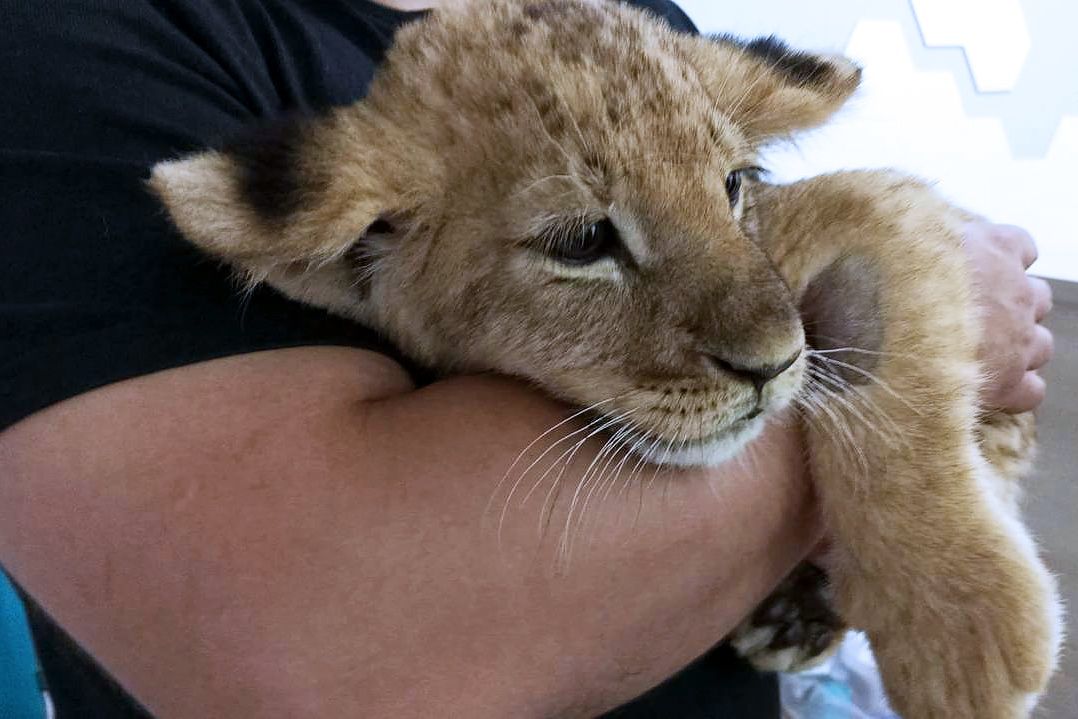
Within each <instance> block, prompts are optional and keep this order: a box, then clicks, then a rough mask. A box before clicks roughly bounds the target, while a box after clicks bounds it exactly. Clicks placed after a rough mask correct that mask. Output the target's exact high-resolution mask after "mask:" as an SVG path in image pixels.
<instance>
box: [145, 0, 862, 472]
mask: <svg viewBox="0 0 1078 719" xmlns="http://www.w3.org/2000/svg"><path fill="white" fill-rule="evenodd" d="M858 78H859V72H858V70H857V69H856V68H855V67H854V66H852V65H851V64H849V63H847V62H845V61H844V60H841V59H838V58H825V57H818V56H814V55H808V54H805V53H797V52H791V51H788V50H787V49H786V48H785V47H784V46H782V45H781V44H780V43H777V42H774V41H772V40H762V41H756V42H753V43H748V44H745V43H739V42H736V41H734V40H731V39H718V40H708V39H704V38H697V37H690V36H686V35H682V34H677V33H675V32H673V31H671V30H670V29H668V28H667V27H666V26H665V25H664V24H662V23H661V22H659V21H657V20H656V19H654V18H653V17H652V16H649V15H647V14H645V13H643V12H640V11H638V10H635V9H632V8H629V7H626V6H623V5H621V4H619V3H616V2H603V1H601V0H474V1H472V2H464V3H463V4H461V5H457V6H454V7H453V8H452V9H450V10H444V11H435V12H433V13H432V14H431V15H430V16H428V17H427V18H425V19H423V20H421V21H419V22H416V23H414V24H412V25H410V26H408V27H406V28H405V29H403V30H402V31H401V32H400V33H399V35H398V37H397V40H396V44H395V46H394V48H393V49H392V51H391V52H390V53H389V55H388V58H387V60H386V63H385V65H384V66H383V68H382V69H381V70H380V72H379V75H378V77H377V78H376V80H375V82H374V84H373V86H372V87H371V91H370V94H369V96H368V97H367V99H365V100H364V101H362V102H360V103H358V104H356V105H353V106H352V107H348V108H343V109H340V110H337V111H335V112H333V113H331V114H330V115H328V116H326V117H323V118H319V119H315V120H306V121H301V122H299V123H294V124H291V125H288V126H285V127H281V128H277V129H276V130H274V131H273V132H271V133H269V134H268V135H266V136H264V137H262V138H260V139H256V140H254V141H250V142H245V143H242V144H237V145H235V146H233V147H230V148H226V149H224V150H221V151H215V152H207V153H205V154H201V155H197V156H194V157H191V158H187V159H183V160H178V161H174V162H166V163H162V164H160V165H158V166H157V167H156V168H155V169H154V172H153V177H152V180H151V185H152V188H153V189H154V191H155V192H156V193H157V194H158V195H159V196H160V198H161V199H162V200H163V201H164V203H165V205H166V206H167V207H168V210H169V212H170V213H171V216H172V218H173V220H174V221H175V223H176V224H177V226H178V227H179V228H180V230H181V231H182V232H183V234H184V235H185V236H186V237H187V238H188V239H189V240H191V241H192V242H194V243H195V244H197V245H199V246H200V247H202V248H203V249H204V250H206V251H207V252H209V253H211V254H213V255H215V256H217V257H219V258H222V259H223V260H225V261H227V262H228V263H230V264H231V265H233V266H234V267H236V268H237V269H238V270H240V271H242V272H243V273H244V274H245V275H246V276H247V277H249V278H250V279H252V280H253V281H261V280H265V281H267V282H269V283H270V284H271V285H273V286H275V287H277V288H279V289H281V290H282V291H284V292H286V293H287V294H289V295H291V296H292V297H295V298H298V299H300V300H304V301H307V302H310V303H312V304H315V305H320V306H323V307H326V308H328V309H330V310H332V311H334V312H338V313H341V314H344V315H348V316H351V317H354V318H357V319H359V320H361V321H363V322H365V323H368V324H370V325H372V326H374V327H376V328H378V329H380V330H382V331H383V332H385V333H386V334H387V335H389V336H390V337H391V338H392V339H393V340H394V341H395V342H397V343H398V344H399V346H400V347H401V348H402V349H403V350H404V351H405V352H406V353H408V354H410V355H411V356H413V357H414V358H415V359H417V360H418V361H420V362H424V363H427V364H429V365H431V366H432V367H434V368H437V369H441V370H445V371H454V372H469V371H485V370H496V371H499V372H503V373H507V374H512V375H517V376H521V377H525V378H528V379H530V380H532V381H534V382H536V383H537V384H539V385H541V386H542V387H543V388H545V389H546V390H547V391H549V392H551V393H553V394H554V395H556V396H558V397H561V398H563V399H566V400H569V401H570V402H573V403H574V404H577V405H581V406H592V405H594V408H595V411H596V412H599V413H602V414H603V415H606V416H608V417H610V418H611V419H614V420H616V424H617V426H619V427H622V428H625V429H626V432H631V433H632V434H633V436H635V437H637V438H638V440H639V441H638V442H637V443H636V451H638V452H640V453H643V454H645V455H646V456H649V457H650V458H652V459H655V460H659V461H665V462H678V463H701V462H714V461H718V460H721V459H723V458H725V456H726V455H727V454H728V453H729V452H730V451H732V450H733V449H735V448H736V447H737V446H739V445H740V444H741V443H742V442H743V441H744V440H745V439H746V438H747V437H748V436H750V435H751V434H752V433H753V432H755V431H756V430H758V428H759V426H760V423H761V422H762V421H763V417H764V416H766V414H767V413H768V412H769V411H772V410H774V409H776V408H778V407H780V406H782V405H783V404H785V403H786V402H787V401H788V400H789V399H790V397H791V395H792V394H793V392H795V391H796V389H797V388H798V387H799V382H800V378H801V373H802V368H803V364H804V360H803V359H802V347H803V342H804V333H803V331H802V326H801V322H800V319H799V317H798V313H797V309H796V307H795V306H794V304H793V302H792V300H791V297H790V294H789V292H788V290H787V288H786V287H785V285H784V284H783V282H782V280H781V279H780V278H779V277H778V275H777V274H776V272H775V270H774V268H773V267H772V265H771V263H770V262H769V260H768V258H767V257H765V256H764V253H763V252H762V251H761V250H760V248H759V247H757V245H756V244H754V242H753V240H752V238H751V236H750V235H749V234H747V231H746V228H745V227H744V223H743V221H742V218H743V214H744V213H745V212H746V208H747V207H749V206H751V203H752V201H753V197H752V195H753V168H754V166H755V165H756V164H757V159H756V151H757V148H758V147H759V146H760V145H761V144H762V143H765V142H767V141H768V140H770V139H773V138H775V137H776V136H785V135H788V134H789V133H791V132H793V131H795V130H798V129H802V128H805V127H809V126H813V125H817V124H819V123H821V122H823V121H824V120H825V119H826V118H827V117H828V116H829V115H830V114H831V113H832V112H833V111H835V110H836V109H837V108H838V107H839V106H840V105H841V104H842V103H843V102H844V101H845V100H846V98H847V97H849V95H850V94H851V93H852V92H853V90H854V89H855V88H856V86H857V82H858ZM630 428H631V430H630Z"/></svg>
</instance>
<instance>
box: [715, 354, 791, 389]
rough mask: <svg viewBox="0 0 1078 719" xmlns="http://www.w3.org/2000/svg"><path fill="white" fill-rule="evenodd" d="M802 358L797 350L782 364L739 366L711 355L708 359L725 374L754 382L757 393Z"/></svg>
mask: <svg viewBox="0 0 1078 719" xmlns="http://www.w3.org/2000/svg"><path fill="white" fill-rule="evenodd" d="M800 356H801V350H797V352H794V353H793V355H791V356H790V357H788V358H787V359H785V360H783V361H782V362H779V363H777V364H768V365H744V364H737V363H735V362H730V361H729V360H726V359H723V358H722V357H720V356H718V355H715V354H710V353H709V354H708V355H707V358H708V359H709V360H711V362H712V363H713V364H714V365H715V366H716V367H718V368H719V369H721V370H723V371H724V372H729V373H730V374H733V375H737V376H738V377H741V378H742V379H747V380H748V381H750V382H752V386H753V387H755V388H756V391H757V392H761V391H763V388H764V385H766V384H767V383H768V382H770V381H771V380H773V379H775V378H776V377H778V376H779V375H780V374H782V373H783V372H785V371H786V370H788V369H790V366H791V365H793V363H794V362H796V361H797V358H798V357H800Z"/></svg>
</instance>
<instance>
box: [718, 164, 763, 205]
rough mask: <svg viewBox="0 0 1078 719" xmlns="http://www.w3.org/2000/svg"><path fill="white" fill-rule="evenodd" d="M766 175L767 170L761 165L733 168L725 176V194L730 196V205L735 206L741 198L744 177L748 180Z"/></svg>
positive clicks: (758, 178)
mask: <svg viewBox="0 0 1078 719" xmlns="http://www.w3.org/2000/svg"><path fill="white" fill-rule="evenodd" d="M766 175H767V170H765V169H764V168H762V167H756V166H752V167H742V168H741V169H740V170H734V171H733V172H731V173H730V174H729V175H727V176H726V196H727V197H729V198H730V207H737V203H738V201H739V200H740V199H741V185H742V184H743V183H744V180H745V178H748V179H750V180H754V181H755V180H760V179H763V177H764V176H766Z"/></svg>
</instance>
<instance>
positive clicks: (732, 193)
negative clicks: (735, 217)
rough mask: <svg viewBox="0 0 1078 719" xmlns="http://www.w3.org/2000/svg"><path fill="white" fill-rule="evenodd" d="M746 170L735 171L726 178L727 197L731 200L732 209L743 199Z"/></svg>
mask: <svg viewBox="0 0 1078 719" xmlns="http://www.w3.org/2000/svg"><path fill="white" fill-rule="evenodd" d="M743 173H744V170H734V171H733V172H731V173H730V174H729V175H727V176H726V196H727V197H729V198H730V207H733V206H735V205H736V204H737V201H738V200H739V199H741V179H742V174H743Z"/></svg>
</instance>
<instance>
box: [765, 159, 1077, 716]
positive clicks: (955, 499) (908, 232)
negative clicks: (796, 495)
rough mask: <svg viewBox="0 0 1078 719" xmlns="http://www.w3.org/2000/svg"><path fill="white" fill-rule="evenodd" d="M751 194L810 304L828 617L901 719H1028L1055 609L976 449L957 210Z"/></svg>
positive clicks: (826, 191)
mask: <svg viewBox="0 0 1078 719" xmlns="http://www.w3.org/2000/svg"><path fill="white" fill-rule="evenodd" d="M759 194H760V197H759V198H758V199H759V202H758V205H757V211H756V213H754V216H753V217H752V218H750V227H751V229H752V231H753V232H755V233H756V234H757V236H758V237H759V238H760V241H761V243H762V244H764V245H765V247H766V248H767V249H768V251H769V252H770V253H771V255H772V257H773V258H774V261H775V263H776V265H777V266H778V267H779V270H780V272H781V273H782V274H783V275H784V277H785V278H786V279H787V281H788V282H789V284H790V286H791V288H792V289H793V290H794V292H795V293H797V294H798V296H799V297H802V298H803V297H805V295H806V294H808V293H813V294H815V295H817V296H816V297H815V298H814V303H822V304H823V305H824V307H823V311H822V312H820V313H819V314H818V316H817V318H816V321H815V323H809V324H807V325H806V329H807V333H808V335H809V336H810V337H811V338H814V347H815V349H816V352H815V353H814V357H813V362H814V365H815V366H814V369H813V370H812V372H811V373H810V374H811V379H810V381H809V385H808V386H807V387H806V400H805V403H806V408H807V409H808V410H809V412H810V414H811V415H812V419H811V420H810V421H809V422H808V423H807V433H808V437H809V451H810V454H811V460H810V461H811V467H812V473H813V477H814V481H815V482H816V483H817V489H818V493H819V496H820V501H821V505H822V509H823V511H824V514H825V517H826V520H827V522H828V524H829V527H830V529H831V530H832V532H833V534H834V537H833V539H834V543H835V560H836V561H835V563H834V566H833V576H832V582H833V585H834V593H835V599H836V603H837V607H838V610H839V613H840V614H841V615H842V617H843V618H844V619H845V620H846V621H847V622H849V624H850V625H851V626H854V627H857V628H860V629H863V630H864V631H866V632H867V634H868V635H869V637H870V639H871V641H872V644H873V647H874V649H875V652H876V655H877V658H878V660H879V664H880V669H881V673H882V675H883V680H884V684H885V686H886V688H887V691H888V693H889V695H890V698H891V700H892V704H893V705H894V707H895V709H896V710H897V711H898V712H899V713H901V714H902V715H903V716H904V717H906V718H907V719H937V718H938V719H967V718H968V719H997V718H998V719H1016V718H1018V717H1026V716H1028V714H1029V711H1030V709H1031V708H1032V705H1033V703H1034V702H1035V700H1036V697H1037V696H1038V695H1039V694H1040V693H1041V692H1042V691H1043V690H1044V688H1045V685H1046V684H1047V681H1048V678H1049V676H1050V674H1051V672H1052V670H1053V668H1054V664H1055V657H1056V652H1057V650H1058V644H1059V641H1060V636H1059V635H1060V627H1059V610H1058V600H1057V597H1056V590H1055V586H1054V583H1053V581H1052V578H1051V576H1050V575H1049V574H1048V572H1047V570H1046V569H1045V567H1044V565H1043V564H1042V562H1041V561H1040V559H1039V558H1038V556H1037V553H1036V550H1035V548H1034V545H1033V542H1032V541H1031V539H1030V538H1029V535H1028V533H1027V532H1026V530H1025V528H1024V527H1023V525H1022V524H1021V522H1020V521H1019V519H1018V517H1017V514H1016V512H1015V511H1014V508H1013V505H1012V504H1010V503H1008V502H1007V501H1006V500H1005V498H1004V496H1003V494H1002V493H1001V492H1000V489H999V488H1000V487H1001V486H1002V484H1001V480H1000V477H999V476H998V472H997V469H996V468H995V467H993V465H992V464H991V463H990V462H989V461H987V460H986V459H985V456H984V454H983V453H982V451H981V449H980V448H979V446H978V415H977V408H976V389H977V382H978V366H977V363H976V348H977V339H978V336H977V332H978V328H977V326H976V323H975V320H974V313H973V311H972V305H971V295H970V290H969V282H968V278H967V271H966V266H965V257H964V254H963V251H962V250H961V248H960V226H961V224H962V222H963V215H962V214H961V213H960V212H959V211H957V210H955V209H953V208H951V207H950V206H948V205H947V204H946V203H945V202H943V201H942V200H941V199H940V198H939V197H938V196H936V195H935V194H934V193H933V192H931V191H930V190H929V189H928V188H926V187H925V186H924V185H922V184H920V183H918V182H916V181H913V180H909V179H906V178H902V177H897V176H895V175H893V174H889V173H868V172H862V173H841V174H836V175H829V176H824V177H818V178H814V179H811V180H807V181H804V182H801V183H797V184H794V185H789V186H785V187H765V188H760V193H759ZM828 297H840V298H841V302H840V303H837V304H836V305H835V306H833V307H828V306H827V298H828Z"/></svg>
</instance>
